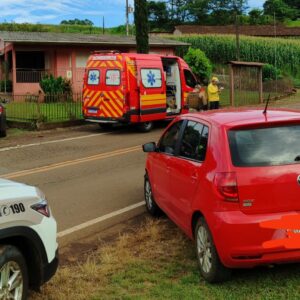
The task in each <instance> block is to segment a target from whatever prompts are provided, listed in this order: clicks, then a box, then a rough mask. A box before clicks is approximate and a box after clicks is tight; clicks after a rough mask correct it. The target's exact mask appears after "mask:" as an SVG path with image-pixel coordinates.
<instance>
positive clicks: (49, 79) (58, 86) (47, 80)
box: [40, 75, 72, 94]
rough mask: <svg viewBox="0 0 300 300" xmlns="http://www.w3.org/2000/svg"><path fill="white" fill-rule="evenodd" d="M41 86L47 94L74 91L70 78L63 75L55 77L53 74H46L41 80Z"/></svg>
mask: <svg viewBox="0 0 300 300" xmlns="http://www.w3.org/2000/svg"><path fill="white" fill-rule="evenodd" d="M40 86H41V88H42V90H43V91H44V93H45V94H65V93H67V94H70V93H71V91H72V86H71V82H70V80H68V79H65V78H62V77H61V76H59V77H57V78H55V77H54V76H53V75H46V76H44V77H43V79H42V80H41V81H40Z"/></svg>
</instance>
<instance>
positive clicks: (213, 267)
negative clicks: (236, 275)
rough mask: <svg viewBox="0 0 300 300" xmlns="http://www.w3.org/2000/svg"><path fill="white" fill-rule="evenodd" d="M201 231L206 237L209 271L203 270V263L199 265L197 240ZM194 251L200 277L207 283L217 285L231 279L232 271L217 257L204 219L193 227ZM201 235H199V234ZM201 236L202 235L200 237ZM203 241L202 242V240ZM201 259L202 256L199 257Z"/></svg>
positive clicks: (200, 219)
mask: <svg viewBox="0 0 300 300" xmlns="http://www.w3.org/2000/svg"><path fill="white" fill-rule="evenodd" d="M200 230H201V231H202V233H204V235H206V237H207V238H206V241H207V243H206V245H205V247H204V248H205V249H206V250H205V252H206V253H207V249H208V250H209V253H210V268H209V270H205V269H204V266H203V262H202V263H201V261H200V255H199V248H200V247H199V240H201V238H200V239H199V238H198V235H199V231H200ZM194 232H195V249H196V256H197V261H198V265H199V268H200V273H201V275H202V277H203V278H204V279H205V280H206V281H207V282H209V283H217V282H223V281H227V280H229V279H230V277H231V273H232V270H231V269H229V268H226V267H225V266H224V265H223V264H222V262H221V260H220V258H219V255H218V252H217V249H216V246H215V244H214V241H213V237H212V235H211V232H210V230H209V228H208V225H207V223H206V222H205V219H204V218H203V217H201V218H199V220H198V222H197V224H196V226H195V231H194ZM200 235H201V233H200ZM202 236H203V235H202ZM202 241H203V240H202ZM201 258H202V259H204V258H203V256H202V257H201Z"/></svg>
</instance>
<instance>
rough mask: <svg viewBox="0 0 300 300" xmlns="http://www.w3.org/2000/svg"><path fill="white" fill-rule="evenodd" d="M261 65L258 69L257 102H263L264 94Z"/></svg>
mask: <svg viewBox="0 0 300 300" xmlns="http://www.w3.org/2000/svg"><path fill="white" fill-rule="evenodd" d="M262 70H263V69H262V67H260V68H259V70H258V92H259V103H263V102H264V96H263V72H262Z"/></svg>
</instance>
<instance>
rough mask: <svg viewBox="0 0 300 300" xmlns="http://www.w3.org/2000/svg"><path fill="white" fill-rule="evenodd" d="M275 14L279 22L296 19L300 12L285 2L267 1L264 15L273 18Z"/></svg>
mask: <svg viewBox="0 0 300 300" xmlns="http://www.w3.org/2000/svg"><path fill="white" fill-rule="evenodd" d="M274 13H275V15H276V18H277V19H278V20H280V21H283V20H284V19H295V18H296V15H297V13H298V12H297V10H296V9H295V8H292V7H290V6H289V5H288V4H287V3H285V2H284V1H283V0H267V1H266V2H265V3H264V14H265V15H270V16H273V15H274Z"/></svg>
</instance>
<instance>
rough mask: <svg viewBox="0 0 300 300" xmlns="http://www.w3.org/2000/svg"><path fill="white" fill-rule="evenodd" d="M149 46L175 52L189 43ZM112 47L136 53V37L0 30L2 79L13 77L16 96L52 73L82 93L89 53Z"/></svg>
mask: <svg viewBox="0 0 300 300" xmlns="http://www.w3.org/2000/svg"><path fill="white" fill-rule="evenodd" d="M149 45H150V52H151V53H158V54H164V55H172V54H174V52H175V48H176V47H177V46H181V45H187V44H186V43H182V42H178V41H175V40H167V39H161V38H158V37H150V40H149ZM112 49H113V50H118V51H120V52H135V51H136V41H135V37H134V36H113V35H87V34H74V33H73V34H66V33H52V32H4V31H2V32H1V31H0V65H1V67H0V81H1V80H4V79H5V78H6V79H7V78H8V79H10V80H11V81H12V92H13V94H14V95H25V94H28V93H32V94H37V93H38V92H39V91H40V86H39V82H40V80H41V78H42V77H43V76H44V75H45V74H53V75H54V76H55V77H58V76H62V77H64V78H67V79H69V80H70V81H71V83H72V87H73V92H75V93H80V92H81V89H82V85H83V75H84V69H85V64H86V61H87V59H88V56H89V54H90V53H91V52H92V51H96V50H98V51H99V50H112Z"/></svg>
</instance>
